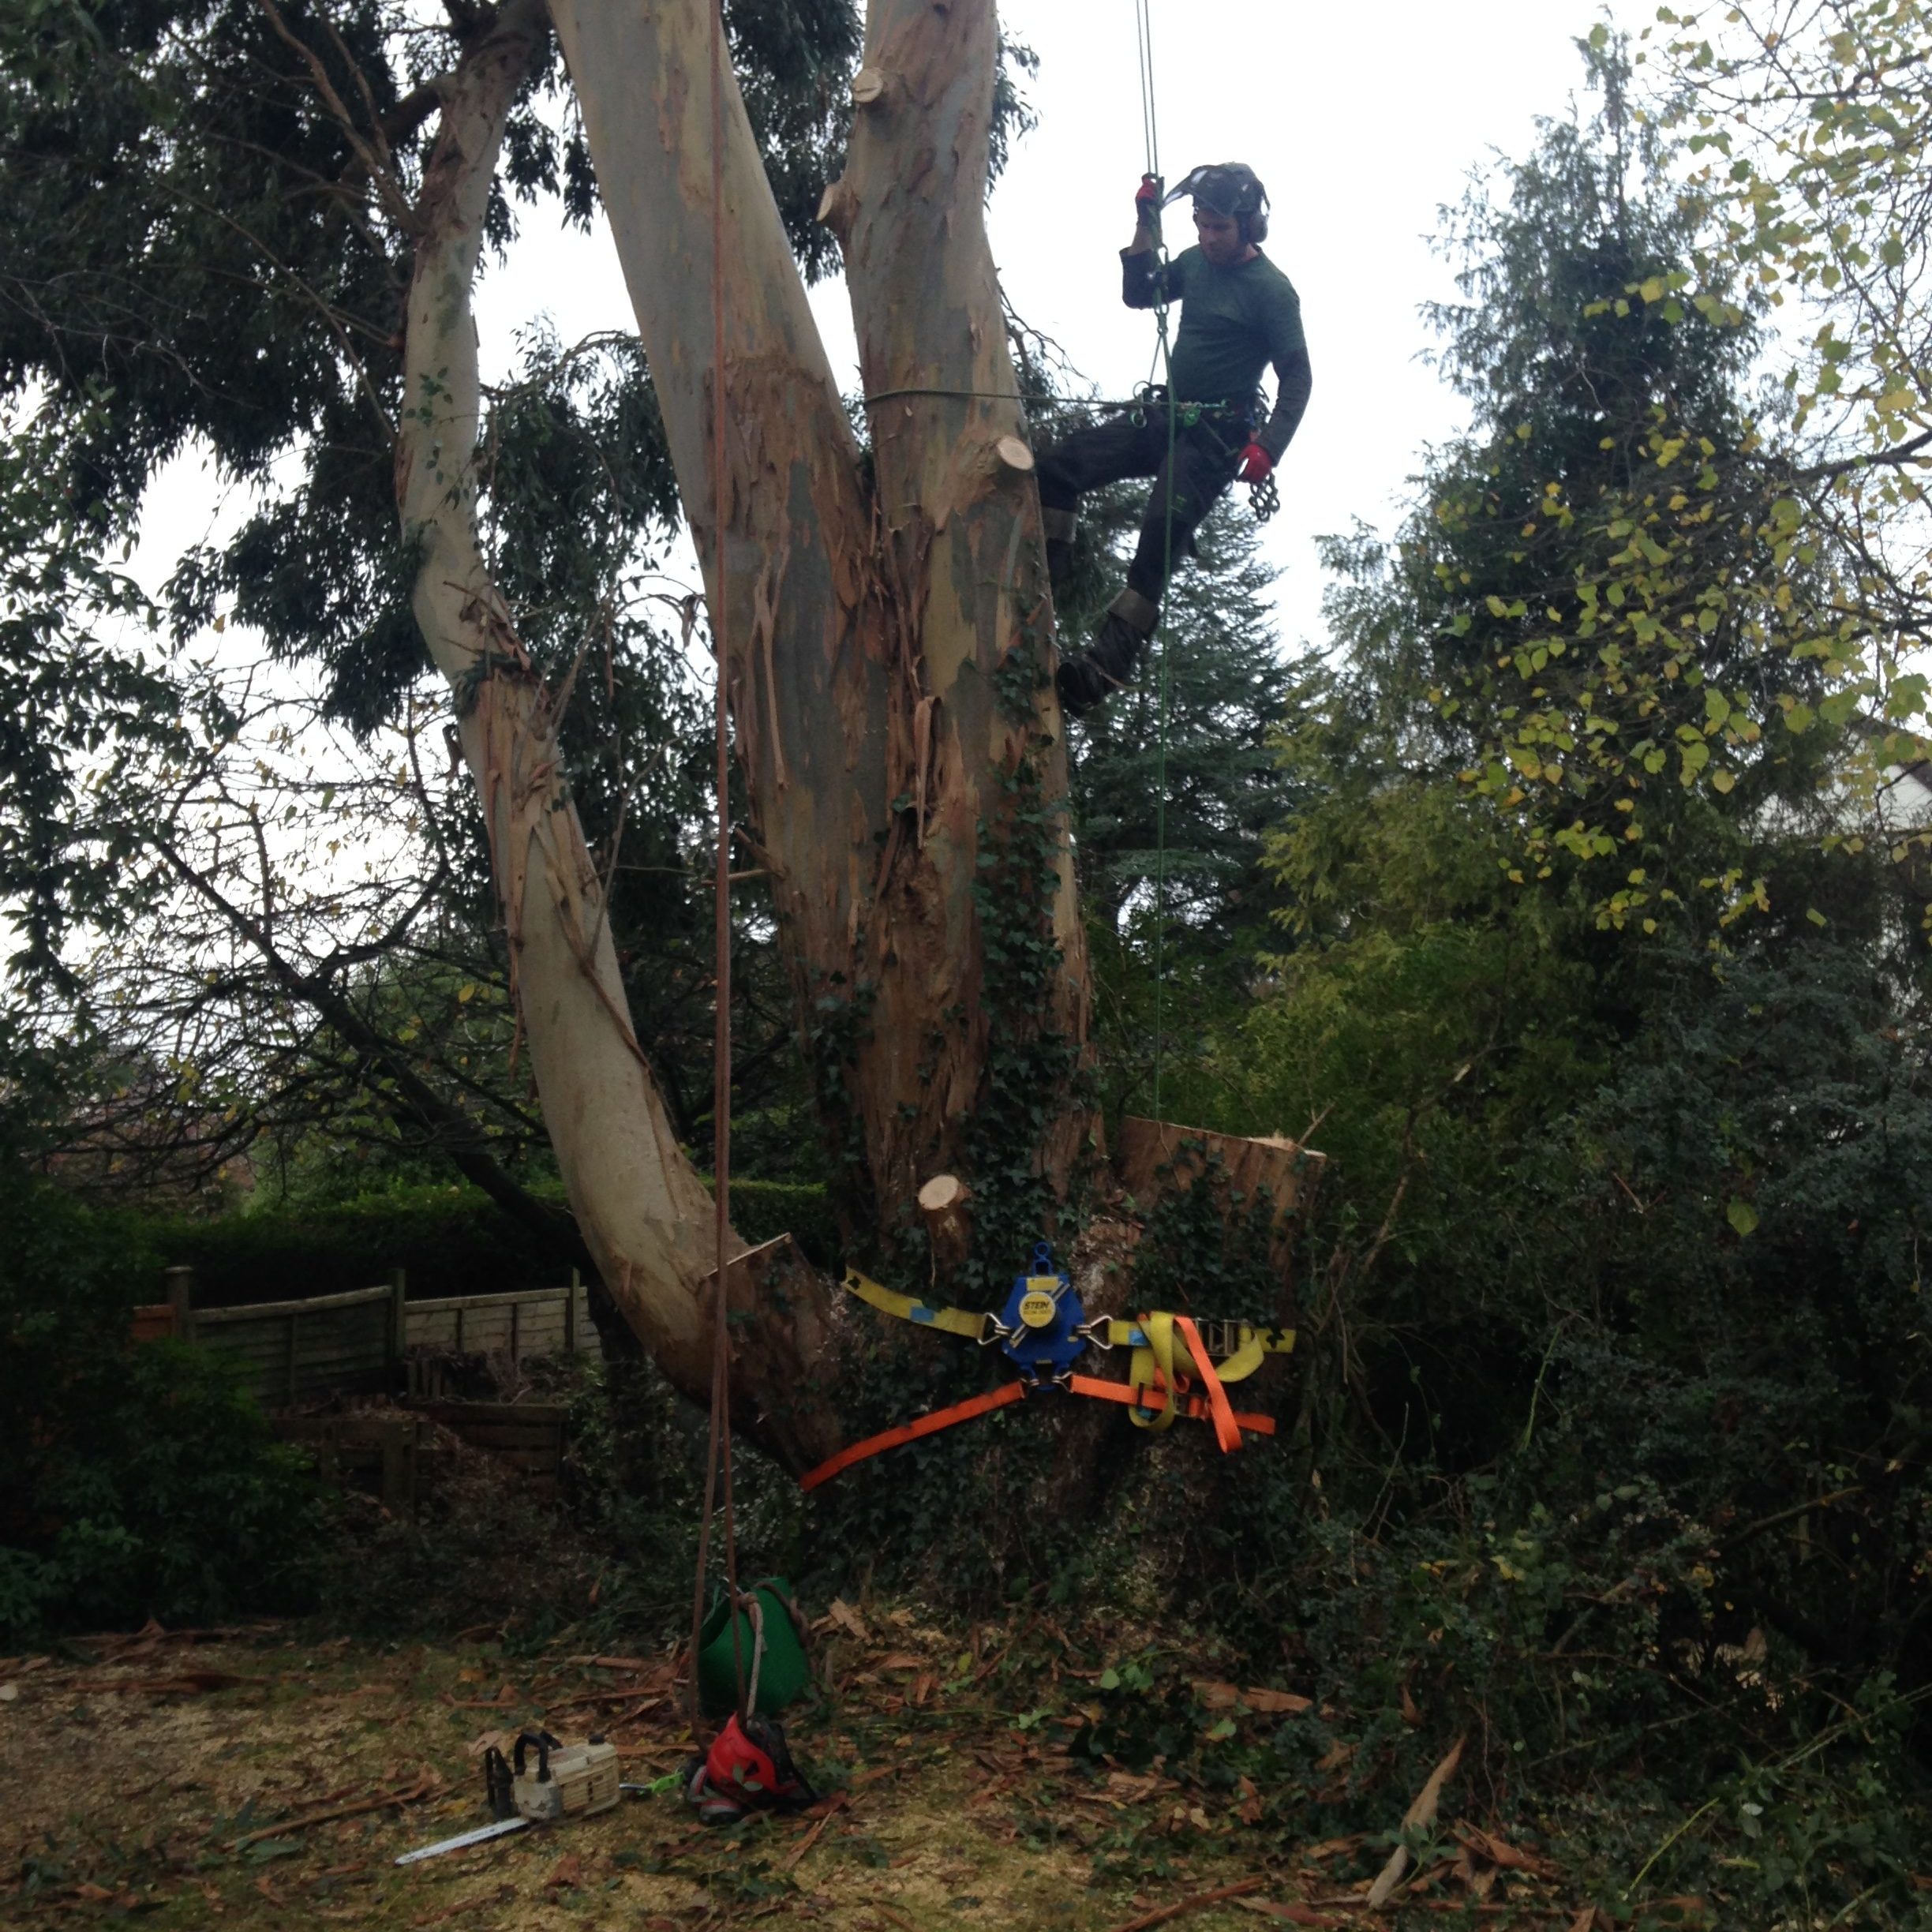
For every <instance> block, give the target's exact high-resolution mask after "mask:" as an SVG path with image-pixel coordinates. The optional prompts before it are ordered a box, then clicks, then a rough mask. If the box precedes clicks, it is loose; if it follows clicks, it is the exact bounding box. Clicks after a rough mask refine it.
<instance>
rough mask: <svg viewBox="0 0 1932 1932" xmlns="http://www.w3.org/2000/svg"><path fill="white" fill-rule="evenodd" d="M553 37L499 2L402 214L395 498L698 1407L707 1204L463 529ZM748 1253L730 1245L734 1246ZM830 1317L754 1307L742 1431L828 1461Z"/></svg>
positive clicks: (514, 918)
mask: <svg viewBox="0 0 1932 1932" xmlns="http://www.w3.org/2000/svg"><path fill="white" fill-rule="evenodd" d="M547 32H548V26H547V22H546V17H545V9H544V7H543V6H542V4H541V0H507V4H506V5H505V6H504V7H503V9H501V11H500V13H499V14H498V15H497V17H496V21H495V22H494V24H493V25H492V28H491V30H490V32H489V34H488V35H487V36H485V37H483V38H482V39H480V40H479V41H477V43H475V44H474V45H473V46H472V47H470V50H469V51H467V52H466V54H465V56H464V58H463V59H462V63H461V64H460V66H459V68H458V69H457V72H456V73H455V76H454V77H453V78H452V80H451V83H450V84H449V87H448V88H447V93H446V95H445V99H444V110H443V117H442V121H441V123H440V127H439V129H438V133H437V135H436V142H435V145H434V148H433V149H432V152H431V155H430V158H429V164H428V167H427V168H426V170H425V178H424V182H423V188H422V193H421V197H420V198H419V200H418V202H417V207H416V209H415V211H414V213H415V227H416V235H417V252H416V262H415V268H414V276H413V279H412V282H411V285H410V300H409V309H408V326H407V335H406V350H405V381H406V399H405V406H404V409H403V413H402V422H401V425H400V426H399V436H398V443H397V452H396V498H397V503H398V507H399V511H400V512H401V516H402V526H403V530H404V532H405V534H406V537H408V538H409V539H410V541H411V542H412V543H413V544H414V545H415V547H416V551H417V576H416V582H415V586H414V598H413V601H414V609H415V612H416V617H417V622H418V623H419V624H420V626H421V630H422V633H423V635H424V637H425V639H426V640H427V642H428V644H429V650H430V653H431V655H432V657H433V658H434V660H435V661H436V665H437V667H438V668H439V669H440V670H441V671H442V672H443V673H444V676H446V677H447V679H448V680H449V682H450V683H451V687H452V688H453V690H454V691H455V698H456V708H457V712H458V716H459V725H460V732H461V736H462V748H463V753H464V756H465V758H466V760H467V762H468V764H469V766H470V772H471V774H472V775H473V777H474V779H475V781H476V784H477V790H478V792H480V794H481V799H482V803H483V810H484V817H485V826H486V829H487V831H488V834H489V848H490V855H491V860H492V870H493V871H494V874H495V878H496V886H497V890H498V893H499V895H500V900H501V902H502V905H503V910H504V920H505V923H506V926H507V932H508V938H509V946H510V959H511V978H512V983H513V986H514V988H515V994H516V997H517V1001H518V1009H519V1013H520V1015H521V1017H522V1024H523V1028H524V1033H525V1036H526V1039H527V1041H528V1043H529V1047H530V1060H531V1064H532V1067H533V1069H534V1073H535V1075H536V1079H537V1088H538V1091H539V1093H540V1094H541V1097H542V1101H543V1108H544V1118H545V1124H546V1125H547V1126H548V1128H549V1132H550V1136H551V1140H552V1144H553V1145H554V1146H555V1148H556V1155H557V1164H558V1166H559V1168H560V1170H561V1172H562V1174H563V1176H564V1185H565V1186H566V1188H567V1191H568V1193H569V1196H570V1200H571V1207H572V1208H573V1209H574V1211H575V1214H576V1216H577V1220H578V1226H580V1227H581V1228H582V1231H583V1234H584V1237H585V1239H586V1242H587V1243H588V1245H589V1246H590V1250H591V1252H592V1253H593V1255H594V1256H595V1257H596V1260H597V1267H598V1271H599V1272H600V1273H601V1275H602V1276H603V1278H604V1280H605V1283H606V1285H607V1286H608V1288H609V1290H610V1291H611V1293H612V1296H613V1297H614V1298H615V1299H616V1302H617V1304H618V1305H619V1307H620V1309H622V1310H623V1314H624V1316H625V1318H626V1320H627V1321H628V1322H629V1324H631V1327H633V1328H634V1329H635V1331H636V1333H637V1334H638V1337H639V1339H641V1340H642V1342H643V1343H644V1345H645V1346H646V1348H647V1349H648V1350H649V1351H650V1354H651V1355H652V1357H653V1359H654V1360H655V1361H657V1363H658V1365H659V1366H660V1367H661V1368H663V1369H664V1371H665V1373H666V1374H667V1375H668V1376H669V1377H670V1379H671V1380H672V1382H673V1383H676V1385H677V1386H678V1387H680V1388H682V1389H683V1390H684V1391H686V1393H687V1394H689V1395H693V1396H695V1397H697V1398H699V1399H702V1398H704V1396H705V1395H706V1391H708V1388H709V1385H710V1323H709V1321H708V1320H706V1316H705V1309H704V1305H703V1297H704V1295H705V1294H706V1277H707V1276H710V1275H713V1272H714V1271H715V1268H716V1264H717V1254H716V1237H715V1233H714V1229H713V1212H712V1206H711V1201H710V1196H709V1194H708V1193H706V1189H705V1186H704V1184H703V1182H702V1180H701V1179H700V1178H698V1174H697V1173H696V1171H695V1170H694V1169H693V1167H692V1166H691V1163H690V1162H689V1161H688V1160H687V1159H685V1157H684V1155H683V1152H682V1151H680V1148H679V1147H678V1144H677V1140H676V1135H675V1133H673V1131H672V1126H671V1122H670V1119H669V1116H668V1112H667V1110H666V1109H665V1105H664V1102H663V1099H662V1097H661V1095H660V1094H659V1092H658V1090H657V1083H656V1081H655V1080H654V1079H653V1076H652V1073H651V1070H650V1065H649V1063H648V1061H647V1060H646V1055H645V1054H644V1051H643V1050H642V1047H641V1045H640V1044H639V1043H638V1039H637V1038H636V1036H635V1034H634V1032H632V1029H631V1021H630V1018H629V1015H628V1013H627V1010H626V1002H625V998H624V993H623V981H622V979H621V978H620V975H619V972H618V968H617V960H616V949H615V947H614V945H613V944H612V939H611V936H610V930H609V922H608V920H607V919H605V917H604V916H603V905H602V899H601V888H600V883H599V881H598V878H597V872H596V869H595V867H593V865H592V863H591V861H590V853H589V851H588V849H587V848H586V844H585V841H584V836H583V829H582V826H581V825H580V824H579V822H578V817H577V812H576V808H575V805H574V804H573V803H572V802H571V798H570V796H569V793H568V791H567V788H566V787H565V784H564V780H563V776H562V772H563V766H562V761H561V758H560V754H559V750H558V745H557V719H556V714H555V712H554V710H553V707H552V699H551V695H550V694H549V692H548V691H546V690H545V687H544V683H543V681H542V680H541V677H540V676H538V674H537V671H536V669H535V668H534V666H533V665H532V664H531V662H530V658H529V656H528V654H527V653H526V651H525V650H524V648H523V646H522V643H521V642H519V639H518V638H517V635H516V631H515V624H514V623H513V621H512V620H511V613H510V612H509V609H508V608H507V605H506V604H505V603H504V599H503V597H502V596H501V594H500V592H499V590H497V587H496V585H495V583H494V582H492V578H491V576H490V574H489V567H488V565H487V564H486V563H485V560H484V557H483V555H482V551H481V546H480V544H479V542H478V540H477V528H476V501H477V474H476V468H475V461H474V457H475V451H476V447H477V429H478V423H479V413H480V408H481V403H480V398H479V391H478V388H477V349H476V330H475V324H474V319H473V317H472V315H471V311H470V291H471V289H472V287H473V286H474V279H475V275H476V270H477V260H478V257H479V254H480V251H481V245H482V223H483V216H484V213H485V206H486V204H487V200H488V196H489V185H490V182H491V178H492V175H493V174H494V172H495V169H496V159H497V155H498V150H499V148H500V143H501V140H502V135H503V128H504V118H505V117H506V115H507V113H508V111H509V109H510V107H511V103H512V102H513V101H514V99H515V96H516V94H517V91H518V89H519V86H520V85H521V84H522V80H523V78H524V77H525V75H526V73H527V72H528V70H529V69H530V64H531V63H532V62H533V61H534V59H535V58H536V57H537V54H538V53H539V51H541V47H542V45H543V43H544V39H545V36H546V34H547ZM734 1241H735V1237H734ZM742 1250H743V1243H742V1242H736V1241H735V1246H734V1248H733V1250H732V1252H734V1253H736V1252H741V1251H742ZM825 1314H826V1291H825V1289H824V1286H823V1284H822V1283H818V1284H814V1283H813V1282H811V1281H810V1280H809V1279H807V1280H803V1281H802V1282H794V1283H793V1284H792V1292H791V1293H790V1294H788V1296H787V1297H785V1298H784V1303H783V1305H782V1306H776V1305H774V1306H773V1307H772V1308H770V1309H769V1310H767V1311H762V1316H765V1315H768V1316H769V1321H770V1323H771V1324H772V1332H771V1333H770V1334H768V1335H764V1336H762V1337H761V1346H760V1347H759V1349H758V1351H756V1354H755V1357H751V1358H748V1360H747V1364H745V1365H743V1367H744V1368H745V1372H744V1373H743V1375H741V1376H736V1381H737V1383H738V1384H739V1386H738V1389H737V1392H738V1394H739V1398H740V1401H741V1402H742V1404H743V1413H745V1415H746V1419H747V1422H748V1423H749V1424H750V1425H751V1427H752V1428H753V1429H754V1432H757V1431H758V1430H759V1428H760V1425H761V1423H762V1424H763V1425H765V1427H764V1429H763V1432H764V1433H765V1434H766V1437H767V1439H768V1440H772V1441H773V1444H774V1446H775V1447H778V1448H779V1449H780V1451H781V1453H784V1454H786V1455H788V1456H789V1457H790V1458H792V1459H794V1460H798V1461H807V1460H811V1459H813V1458H815V1457H817V1456H818V1455H822V1453H823V1452H824V1448H825V1447H826V1444H827V1443H829V1440H831V1436H832V1429H833V1425H832V1421H831V1418H830V1417H829V1412H828V1411H826V1410H823V1409H822V1408H820V1409H818V1410H815V1411H814V1410H812V1409H811V1407H810V1406H809V1405H804V1404H802V1402H801V1394H800V1391H801V1384H800V1383H799V1378H798V1376H797V1375H796V1368H798V1366H799V1365H800V1364H801V1363H808V1362H811V1361H813V1360H814V1359H815V1358H816V1357H817V1356H818V1354H820V1353H821V1352H822V1347H823V1342H824V1320H825ZM781 1330H783V1331H784V1332H783V1334H782V1335H781V1333H780V1332H779V1331H781ZM739 1366H740V1365H737V1364H735V1365H734V1367H735V1370H736V1368H739ZM781 1412H783V1413H784V1417H785V1418H786V1419H785V1420H784V1422H783V1424H782V1425H780V1424H779V1423H778V1422H777V1417H779V1415H780V1414H781Z"/></svg>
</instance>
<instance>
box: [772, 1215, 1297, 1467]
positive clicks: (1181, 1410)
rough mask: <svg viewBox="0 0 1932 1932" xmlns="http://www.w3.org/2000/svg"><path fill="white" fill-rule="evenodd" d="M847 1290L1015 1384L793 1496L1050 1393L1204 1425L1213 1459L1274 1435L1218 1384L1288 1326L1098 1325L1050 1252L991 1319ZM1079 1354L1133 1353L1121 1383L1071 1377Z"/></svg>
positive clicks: (1152, 1321)
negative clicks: (968, 1349)
mask: <svg viewBox="0 0 1932 1932" xmlns="http://www.w3.org/2000/svg"><path fill="white" fill-rule="evenodd" d="M845 1287H846V1289H847V1290H848V1292H849V1293H851V1294H854V1295H856V1296H857V1297H858V1298H859V1300H860V1301H863V1302H866V1303H867V1304H868V1305H870V1306H871V1307H873V1308H875V1309H878V1311H879V1312H880V1313H881V1314H882V1315H892V1316H897V1317H898V1319H899V1320H901V1321H908V1322H911V1323H912V1324H913V1325H914V1326H915V1327H922V1328H939V1329H943V1330H944V1331H945V1332H946V1333H947V1334H948V1335H958V1336H960V1337H961V1338H962V1339H964V1340H966V1341H969V1342H978V1343H979V1345H980V1346H982V1347H983V1348H987V1347H997V1348H998V1350H999V1351H1000V1353H1001V1354H1002V1355H1004V1356H1005V1357H1006V1359H1007V1360H1008V1361H1010V1362H1011V1363H1012V1364H1013V1366H1014V1367H1015V1368H1017V1369H1018V1370H1019V1372H1020V1374H1019V1378H1018V1380H1015V1381H1012V1382H1006V1383H1002V1384H1001V1385H1000V1387H998V1388H994V1389H989V1390H988V1391H986V1393H985V1394H983V1395H975V1396H972V1397H969V1398H968V1399H967V1400H966V1401H964V1402H954V1403H953V1404H952V1405H951V1406H949V1407H947V1408H944V1409H935V1410H932V1411H931V1412H930V1413H928V1414H926V1415H923V1416H919V1417H915V1418H914V1419H913V1420H912V1421H910V1422H903V1423H901V1424H900V1425H899V1426H898V1427H897V1428H889V1429H886V1430H883V1431H882V1432H880V1433H879V1434H878V1435H877V1436H867V1437H866V1438H865V1439H864V1440H863V1441H860V1442H856V1443H852V1444H851V1445H850V1446H849V1447H846V1448H844V1449H841V1451H839V1452H838V1454H837V1455H834V1456H831V1457H829V1458H827V1459H826V1461H825V1462H821V1463H820V1464H819V1465H818V1467H817V1468H816V1469H814V1470H807V1472H806V1473H805V1474H804V1475H803V1477H800V1478H799V1488H802V1489H807V1490H810V1489H816V1488H818V1486H819V1485H820V1484H821V1483H826V1482H829V1481H831V1480H832V1478H833V1477H834V1476H837V1475H838V1474H840V1473H841V1472H842V1471H843V1470H848V1469H850V1468H851V1467H852V1465H853V1464H854V1463H855V1462H864V1461H865V1460H866V1459H867V1458H868V1457H871V1456H875V1455H879V1454H881V1453H882V1451H885V1450H887V1449H897V1448H898V1447H900V1446H901V1445H903V1444H904V1443H909V1442H916V1441H918V1440H919V1438H920V1437H921V1436H931V1435H934V1434H936V1433H937V1432H938V1431H939V1430H941V1429H943V1428H951V1427H952V1426H953V1424H954V1423H956V1422H968V1421H972V1418H973V1417H975V1416H982V1415H987V1414H990V1413H991V1412H992V1411H993V1410H995V1409H1004V1408H1005V1407H1006V1406H1008V1405H1009V1403H1013V1402H1022V1401H1024V1400H1026V1399H1027V1398H1028V1397H1031V1396H1035V1395H1046V1394H1051V1393H1064V1394H1066V1395H1084V1396H1088V1397H1091V1398H1094V1399H1095V1400H1097V1401H1101V1402H1120V1403H1122V1404H1124V1405H1125V1406H1126V1409H1127V1412H1128V1416H1129V1420H1130V1421H1133V1424H1134V1425H1135V1426H1136V1428H1144V1429H1150V1430H1155V1431H1159V1430H1163V1429H1168V1428H1172V1427H1173V1426H1174V1422H1175V1421H1176V1420H1177V1419H1178V1417H1181V1416H1183V1415H1185V1416H1188V1417H1192V1418H1193V1419H1194V1420H1196V1421H1205V1422H1211V1423H1212V1425H1214V1431H1215V1440H1216V1441H1217V1442H1218V1443H1219V1445H1220V1447H1221V1449H1222V1453H1223V1454H1226V1453H1229V1452H1231V1451H1234V1450H1236V1449H1238V1448H1239V1447H1241V1434H1242V1432H1243V1431H1244V1430H1245V1431H1247V1432H1249V1433H1250V1434H1252V1435H1256V1436H1272V1435H1273V1434H1274V1433H1275V1419H1274V1417H1272V1416H1264V1415H1252V1414H1249V1413H1245V1412H1243V1411H1241V1410H1237V1409H1235V1408H1234V1407H1233V1406H1232V1405H1231V1404H1230V1402H1229V1401H1228V1398H1227V1392H1226V1386H1225V1385H1226V1383H1230V1382H1238V1381H1241V1380H1243V1379H1244V1378H1245V1377H1246V1376H1251V1375H1252V1374H1253V1373H1254V1372H1255V1371H1256V1369H1257V1368H1260V1366H1261V1365H1262V1363H1263V1362H1264V1361H1265V1360H1266V1359H1267V1357H1269V1356H1270V1355H1286V1354H1288V1353H1289V1352H1290V1350H1293V1348H1294V1342H1295V1332H1294V1330H1293V1329H1292V1328H1255V1327H1250V1326H1249V1324H1247V1323H1245V1322H1217V1321H1203V1322H1196V1320H1194V1319H1193V1317H1192V1316H1186V1315H1175V1314H1170V1313H1168V1312H1166V1311H1164V1310H1155V1311H1153V1312H1149V1313H1147V1314H1144V1315H1140V1316H1135V1317H1134V1318H1133V1319H1132V1320H1127V1319H1125V1318H1123V1317H1121V1316H1107V1315H1103V1316H1095V1318H1094V1319H1093V1320H1088V1316H1087V1312H1086V1309H1085V1308H1084V1306H1083V1305H1082V1304H1081V1301H1080V1294H1079V1292H1078V1291H1077V1290H1076V1289H1075V1287H1074V1286H1073V1278H1072V1277H1071V1276H1070V1275H1067V1274H1066V1273H1065V1271H1063V1270H1061V1269H1058V1268H1056V1267H1054V1260H1053V1248H1052V1245H1051V1244H1050V1243H1049V1242H1047V1241H1041V1242H1039V1244H1038V1245H1036V1246H1035V1248H1034V1250H1033V1259H1032V1267H1031V1268H1030V1269H1029V1270H1028V1272H1026V1273H1024V1274H1022V1275H1016V1276H1015V1277H1014V1278H1013V1286H1012V1287H1011V1289H1010V1290H1009V1291H1008V1293H1007V1296H1006V1299H1005V1301H1004V1302H1003V1303H1002V1305H1001V1307H1000V1309H999V1312H998V1313H997V1314H991V1313H987V1314H978V1315H975V1314H974V1313H972V1312H970V1311H969V1310H968V1309H957V1308H943V1307H937V1306H935V1305H933V1304H932V1303H930V1302H928V1301H922V1300H920V1298H919V1297H918V1296H916V1295H908V1294H899V1293H897V1291H896V1290H893V1289H890V1288H887V1287H884V1286H882V1285H881V1284H880V1283H879V1282H875V1281H874V1280H872V1279H871V1278H870V1277H869V1276H867V1275H861V1274H860V1273H859V1271H858V1270H857V1269H856V1268H848V1269H847V1270H846V1272H845ZM1089 1348H1096V1349H1099V1350H1103V1351H1105V1350H1111V1349H1115V1348H1126V1349H1131V1350H1133V1354H1132V1357H1131V1359H1130V1361H1129V1370H1128V1379H1127V1380H1125V1382H1116V1381H1114V1380H1110V1379H1106V1378H1103V1377H1100V1376H1089V1375H1082V1374H1080V1373H1079V1372H1076V1369H1075V1368H1074V1364H1075V1363H1076V1361H1079V1360H1080V1357H1081V1356H1082V1355H1084V1354H1085V1353H1086V1351H1087V1350H1088V1349H1089Z"/></svg>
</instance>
